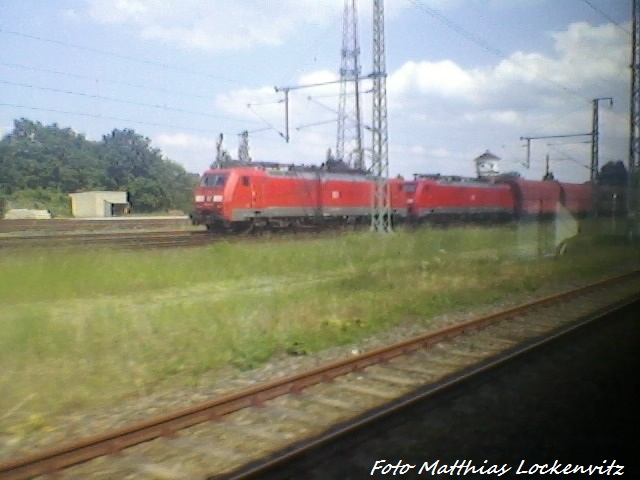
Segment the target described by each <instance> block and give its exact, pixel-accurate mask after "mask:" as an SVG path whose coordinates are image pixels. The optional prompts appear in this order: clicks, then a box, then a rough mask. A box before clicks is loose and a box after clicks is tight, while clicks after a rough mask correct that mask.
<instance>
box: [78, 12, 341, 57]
mask: <svg viewBox="0 0 640 480" xmlns="http://www.w3.org/2000/svg"><path fill="white" fill-rule="evenodd" d="M88 2H89V7H88V14H89V15H90V17H91V18H93V19H94V20H96V21H100V22H105V23H123V24H130V25H133V26H135V28H137V29H139V31H140V35H141V36H142V37H144V38H147V39H158V40H163V41H167V42H170V43H172V44H175V45H178V46H181V47H187V48H195V49H204V50H214V51H231V50H239V49H247V48H250V47H253V46H256V45H280V44H282V43H283V42H284V41H285V39H287V38H289V37H290V36H291V35H292V34H293V33H294V32H295V31H296V30H298V29H300V28H304V27H305V25H306V24H308V23H318V24H323V23H324V22H326V21H327V20H328V19H329V18H331V17H335V16H336V14H338V15H340V14H341V12H342V9H341V6H340V5H341V2H340V1H339V0H333V1H322V0H279V1H277V2H264V1H262V0H244V1H242V2H238V1H235V0H216V1H215V2H207V1H203V0H181V1H180V2H174V1H169V0H118V1H116V2H115V3H113V2H104V1H103V0H88Z"/></svg>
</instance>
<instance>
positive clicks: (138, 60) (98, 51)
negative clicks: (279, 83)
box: [0, 27, 246, 85]
mask: <svg viewBox="0 0 640 480" xmlns="http://www.w3.org/2000/svg"><path fill="white" fill-rule="evenodd" d="M0 33H4V34H7V35H13V36H16V37H22V38H28V39H30V40H36V41H38V42H44V43H51V44H53V45H58V46H62V47H66V48H73V49H76V50H81V51H85V52H91V53H95V54H98V55H103V56H107V57H112V58H118V59H120V60H127V61H129V62H135V63H141V64H144V65H149V66H152V67H157V68H162V69H167V70H173V71H176V72H181V73H186V74H189V75H195V76H199V77H203V78H209V79H212V80H217V81H220V82H227V83H234V84H240V85H243V84H246V82H241V81H239V80H234V79H229V78H225V77H221V76H218V75H211V74H209V73H205V72H201V71H198V70H192V69H189V68H184V67H177V66H175V65H171V64H169V63H162V62H157V61H154V60H147V59H144V58H139V57H132V56H130V55H123V54H121V53H116V52H110V51H108V50H102V49H99V48H93V47H85V46H83V45H77V44H75V43H69V42H64V41H62V40H56V39H53V38H46V37H40V36H37V35H31V34H28V33H22V32H16V31H14V30H7V29H5V28H2V27H0Z"/></svg>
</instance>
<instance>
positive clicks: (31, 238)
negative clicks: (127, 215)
mask: <svg viewBox="0 0 640 480" xmlns="http://www.w3.org/2000/svg"><path fill="white" fill-rule="evenodd" d="M218 238H219V236H217V235H212V234H209V233H208V232H204V231H197V232H189V231H162V232H161V231H157V232H135V231H128V232H109V233H64V234H61V233H56V234H48V235H20V236H10V237H0V250H2V249H10V248H40V249H43V248H46V249H51V248H56V249H58V248H65V247H79V246H84V247H96V246H108V247H113V248H122V249H135V248H161V247H186V246H198V245H205V244H207V243H211V242H212V241H214V240H216V239H218Z"/></svg>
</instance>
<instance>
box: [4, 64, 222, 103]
mask: <svg viewBox="0 0 640 480" xmlns="http://www.w3.org/2000/svg"><path fill="white" fill-rule="evenodd" d="M0 66H3V67H9V68H15V69H20V70H29V71H32V72H43V73H51V74H53V75H60V76H63V77H67V78H76V79H78V80H89V81H91V82H96V83H103V84H110V85H122V86H124V87H132V88H139V89H144V90H145V91H149V90H153V91H156V92H161V93H168V94H171V95H179V96H182V97H191V98H199V99H204V100H214V97H212V96H210V95H198V94H196V93H189V92H186V91H178V90H171V89H167V88H162V87H154V86H151V85H142V84H139V83H130V82H123V81H120V80H111V79H108V78H103V77H100V78H97V77H89V76H86V75H79V74H77V73H70V72H61V71H59V70H52V69H48V68H42V67H34V66H29V65H21V64H17V63H8V62H0Z"/></svg>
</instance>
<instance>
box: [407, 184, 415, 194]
mask: <svg viewBox="0 0 640 480" xmlns="http://www.w3.org/2000/svg"><path fill="white" fill-rule="evenodd" d="M404 191H405V192H407V193H414V192H415V191H416V184H415V182H411V183H405V184H404Z"/></svg>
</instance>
